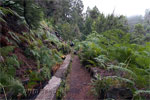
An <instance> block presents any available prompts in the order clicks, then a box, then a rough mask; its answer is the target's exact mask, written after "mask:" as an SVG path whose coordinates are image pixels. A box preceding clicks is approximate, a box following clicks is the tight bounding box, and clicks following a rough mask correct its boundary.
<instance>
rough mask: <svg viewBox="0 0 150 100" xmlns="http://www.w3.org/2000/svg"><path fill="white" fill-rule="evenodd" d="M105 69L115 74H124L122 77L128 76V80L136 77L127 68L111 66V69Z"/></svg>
mask: <svg viewBox="0 0 150 100" xmlns="http://www.w3.org/2000/svg"><path fill="white" fill-rule="evenodd" d="M107 69H108V70H115V71H116V73H117V72H119V73H121V72H123V73H124V74H125V75H124V76H129V77H128V78H130V76H132V79H134V78H136V77H137V76H136V74H135V73H134V72H133V71H131V70H129V69H127V68H124V67H120V66H114V65H111V67H107Z"/></svg>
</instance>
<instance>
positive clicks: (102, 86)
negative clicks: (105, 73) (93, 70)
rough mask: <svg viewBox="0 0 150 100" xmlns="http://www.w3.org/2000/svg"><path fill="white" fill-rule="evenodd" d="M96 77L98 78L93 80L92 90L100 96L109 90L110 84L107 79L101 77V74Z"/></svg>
mask: <svg viewBox="0 0 150 100" xmlns="http://www.w3.org/2000/svg"><path fill="white" fill-rule="evenodd" d="M96 78H97V79H93V80H92V86H93V88H92V91H93V92H94V94H95V95H96V96H97V97H99V96H100V94H102V93H106V92H107V90H108V89H109V85H110V84H109V83H108V82H107V81H106V80H105V79H103V78H101V76H100V75H97V76H96Z"/></svg>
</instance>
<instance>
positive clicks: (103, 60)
mask: <svg viewBox="0 0 150 100" xmlns="http://www.w3.org/2000/svg"><path fill="white" fill-rule="evenodd" d="M94 59H95V60H96V61H97V63H98V65H99V66H100V67H101V66H102V67H103V68H105V67H106V62H108V61H109V59H108V58H107V57H106V56H105V55H100V56H98V57H96V58H94Z"/></svg>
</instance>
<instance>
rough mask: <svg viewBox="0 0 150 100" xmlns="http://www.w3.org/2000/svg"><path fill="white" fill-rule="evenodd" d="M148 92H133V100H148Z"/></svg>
mask: <svg viewBox="0 0 150 100" xmlns="http://www.w3.org/2000/svg"><path fill="white" fill-rule="evenodd" d="M149 97H150V90H137V91H135V92H134V97H133V99H134V100H137V99H138V100H143V99H144V100H148V99H150V98H149Z"/></svg>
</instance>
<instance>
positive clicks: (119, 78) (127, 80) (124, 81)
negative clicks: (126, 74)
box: [104, 76, 135, 86]
mask: <svg viewBox="0 0 150 100" xmlns="http://www.w3.org/2000/svg"><path fill="white" fill-rule="evenodd" d="M104 79H106V80H111V81H113V80H118V81H120V82H123V83H127V84H130V85H133V86H134V85H135V83H134V82H133V81H131V80H129V79H127V78H122V77H118V76H106V77H104Z"/></svg>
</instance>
